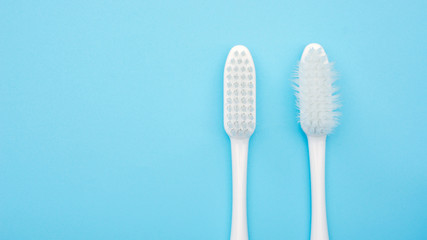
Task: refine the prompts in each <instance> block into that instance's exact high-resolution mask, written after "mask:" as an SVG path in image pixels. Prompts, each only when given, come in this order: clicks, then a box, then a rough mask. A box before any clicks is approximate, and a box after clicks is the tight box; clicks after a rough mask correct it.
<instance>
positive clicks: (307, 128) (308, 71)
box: [295, 43, 339, 136]
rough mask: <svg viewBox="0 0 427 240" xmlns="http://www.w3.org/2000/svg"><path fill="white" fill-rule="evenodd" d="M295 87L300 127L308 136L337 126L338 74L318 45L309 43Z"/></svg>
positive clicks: (325, 133)
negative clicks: (336, 82)
mask: <svg viewBox="0 0 427 240" xmlns="http://www.w3.org/2000/svg"><path fill="white" fill-rule="evenodd" d="M297 75H298V77H297V79H296V81H295V82H296V86H295V90H296V91H297V93H296V97H297V106H298V108H299V120H300V123H301V128H302V129H303V130H304V132H305V133H306V134H307V135H311V136H322V135H328V134H329V133H331V132H332V130H333V129H334V128H335V127H336V125H338V116H339V113H338V112H337V111H336V110H337V108H338V107H339V104H338V96H337V95H336V94H335V92H336V90H337V89H336V88H335V87H334V86H333V85H332V84H333V82H334V81H335V79H336V74H335V72H334V71H333V69H332V64H331V63H330V62H329V61H328V57H327V55H326V53H325V50H324V49H323V48H322V46H320V45H319V44H316V43H312V44H309V45H307V47H306V48H305V49H304V52H303V54H302V57H301V61H300V63H299V68H298V72H297Z"/></svg>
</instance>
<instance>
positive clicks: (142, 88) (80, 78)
mask: <svg viewBox="0 0 427 240" xmlns="http://www.w3.org/2000/svg"><path fill="white" fill-rule="evenodd" d="M0 6H1V7H0V33H1V34H0V35H1V36H0V107H1V110H0V239H2V240H26V239H31V240H38V239H40V240H48V239H67V240H68V239H72V240H76V239H90V240H97V239H102V240H107V239H147V240H151V239H154V240H156V239H167V240H170V239H179V240H181V239H197V240H200V239H204V240H209V239H212V240H220V239H228V238H229V232H230V223H231V160H230V155H231V154H230V143H229V139H228V137H227V135H226V134H225V132H224V130H223V123H222V71H223V66H224V63H225V59H226V56H227V53H228V51H229V49H230V48H231V47H232V46H233V45H237V44H244V45H246V46H247V47H248V48H249V49H250V50H251V52H252V55H253V57H254V61H255V66H256V70H257V129H256V131H255V134H254V135H253V137H252V139H251V143H250V150H249V166H248V217H249V220H248V222H249V235H250V239H251V240H269V239H305V240H308V239H309V229H310V225H309V224H310V192H309V169H308V156H307V146H306V139H305V136H304V135H303V133H302V131H301V130H300V128H299V125H298V123H297V119H296V114H297V111H296V109H295V106H294V102H295V98H294V96H293V94H294V92H293V90H292V87H291V79H292V77H293V72H294V71H295V69H296V63H297V61H298V59H299V57H300V55H301V53H302V50H303V48H304V46H305V45H306V44H308V43H310V42H318V43H320V44H322V45H323V46H324V48H325V50H326V51H327V53H328V55H329V58H330V60H332V61H334V62H336V69H337V71H338V72H339V75H340V79H339V81H338V82H337V86H338V87H339V88H340V89H341V90H340V94H341V96H342V98H341V100H342V103H343V108H342V109H341V111H342V113H343V116H342V118H341V125H340V126H339V127H338V128H337V129H336V131H335V133H334V134H333V135H331V136H330V137H329V138H328V142H327V167H326V168H327V169H326V175H327V176H326V177H327V180H326V188H327V213H328V220H329V221H328V223H329V232H330V237H331V239H332V240H333V239H338V240H352V239H355V240H356V239H357V240H360V239H364V240H366V239H373V240H374V239H375V240H378V239H388V240H390V239H402V240H403V239H411V240H412V239H427V204H426V203H427V202H426V199H427V173H426V171H427V157H426V156H427V145H426V136H427V126H426V119H427V90H426V89H427V70H426V67H427V61H426V57H427V44H426V39H427V28H426V26H427V15H426V9H427V2H426V1H423V0H416V1H403V0H399V1H398V0H392V1H377V0H374V1H338V0H336V1H222V0H221V1H172V0H171V1H154V0H152V1H151V0H150V1H146V0H143V1H114V2H113V1H4V0H2V1H1V2H0Z"/></svg>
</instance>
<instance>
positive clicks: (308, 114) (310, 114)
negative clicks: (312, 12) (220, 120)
mask: <svg viewBox="0 0 427 240" xmlns="http://www.w3.org/2000/svg"><path fill="white" fill-rule="evenodd" d="M335 79H336V78H335V74H334V71H333V70H332V64H331V63H329V61H328V57H327V56H326V53H325V51H324V49H323V48H322V46H320V45H319V44H316V43H312V44H309V45H308V46H307V47H306V48H305V49H304V52H303V54H302V57H301V61H300V63H299V69H298V78H297V79H296V84H297V85H296V86H295V89H296V91H297V93H296V97H297V106H298V108H299V120H300V123H301V128H302V129H303V130H304V132H305V133H306V135H307V139H308V148H309V156H310V176H311V234H310V236H311V237H310V239H311V240H328V239H329V235H328V224H327V221H326V201H325V146H326V136H327V135H328V134H329V133H331V132H332V130H333V129H334V128H335V127H336V125H337V124H338V121H337V120H338V119H337V118H338V115H339V113H338V112H337V111H336V109H337V108H338V107H339V105H338V103H337V100H338V99H337V98H338V96H337V95H335V92H336V88H335V87H334V86H333V85H332V84H333V82H334V81H335Z"/></svg>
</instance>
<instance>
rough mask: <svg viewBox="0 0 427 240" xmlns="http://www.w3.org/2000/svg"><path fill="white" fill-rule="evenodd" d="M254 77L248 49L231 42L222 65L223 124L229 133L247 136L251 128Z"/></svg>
mask: <svg viewBox="0 0 427 240" xmlns="http://www.w3.org/2000/svg"><path fill="white" fill-rule="evenodd" d="M255 80H256V76H255V67H254V62H253V60H252V56H251V53H250V52H249V50H248V49H247V48H246V47H245V46H242V45H238V46H234V47H233V48H232V49H231V50H230V53H229V54H228V57H227V62H226V63H225V68H224V128H225V131H226V132H227V134H228V135H229V136H230V137H237V138H248V137H250V136H251V135H252V134H253V132H254V130H255V123H256V114H255V110H256V104H255V103H256V101H255V100H256V91H255V90H256V88H255V86H256V85H255V82H256V81H255Z"/></svg>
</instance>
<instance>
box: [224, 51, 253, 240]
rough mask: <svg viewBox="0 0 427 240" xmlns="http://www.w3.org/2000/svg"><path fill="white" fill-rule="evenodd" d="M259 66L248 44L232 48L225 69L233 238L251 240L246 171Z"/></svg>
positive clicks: (226, 126)
mask: <svg viewBox="0 0 427 240" xmlns="http://www.w3.org/2000/svg"><path fill="white" fill-rule="evenodd" d="M255 99H256V98H255V67H254V62H253V60H252V56H251V53H250V52H249V50H248V49H247V48H246V47H245V46H241V45H238V46H235V47H233V48H232V49H231V50H230V53H229V54H228V57H227V62H226V64H225V68H224V128H225V131H226V132H227V134H228V136H229V137H230V142H231V153H232V154H231V155H232V169H233V170H232V174H233V211H232V219H231V236H230V239H231V240H247V239H248V226H247V217H246V173H247V164H248V144H249V138H250V137H251V135H252V134H253V132H254V130H255V118H256V116H255Z"/></svg>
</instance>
